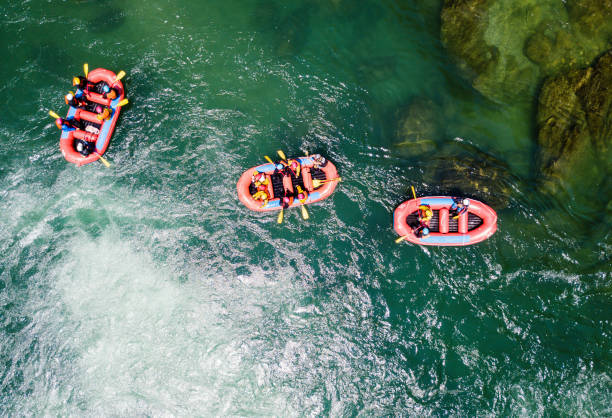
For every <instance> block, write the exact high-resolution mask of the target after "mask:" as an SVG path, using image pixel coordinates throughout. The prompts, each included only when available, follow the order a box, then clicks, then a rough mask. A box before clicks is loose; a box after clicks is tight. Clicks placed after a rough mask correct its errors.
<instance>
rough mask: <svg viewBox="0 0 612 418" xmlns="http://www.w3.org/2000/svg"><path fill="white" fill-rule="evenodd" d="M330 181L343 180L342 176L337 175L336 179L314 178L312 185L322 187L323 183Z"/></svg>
mask: <svg viewBox="0 0 612 418" xmlns="http://www.w3.org/2000/svg"><path fill="white" fill-rule="evenodd" d="M330 181H342V177H337V178H335V179H327V180H319V179H313V180H312V186H313V187H314V188H317V187H320V186H321V185H322V184H325V183H329V182H330Z"/></svg>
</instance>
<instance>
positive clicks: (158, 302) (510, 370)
mask: <svg viewBox="0 0 612 418" xmlns="http://www.w3.org/2000/svg"><path fill="white" fill-rule="evenodd" d="M0 21H1V23H2V26H1V28H2V29H1V31H0V38H1V40H2V42H1V43H0V51H1V52H2V55H3V64H2V65H1V66H0V77H1V79H2V80H3V81H2V82H1V83H0V100H1V102H2V107H1V109H2V112H1V115H0V121H1V123H0V141H1V143H0V144H1V147H0V250H1V254H2V261H1V262H0V415H1V416H209V415H222V416H227V415H234V416H235V415H238V416H247V415H248V416H251V415H266V416H270V415H274V416H297V415H300V416H301V415H307V416H312V415H323V416H328V415H331V416H354V415H364V416H380V415H400V416H406V415H436V416H437V415H454V416H475V415H478V416H481V415H513V416H516V415H524V416H533V415H545V416H551V415H552V416H557V415H566V414H567V415H577V416H584V415H610V414H612V409H611V407H610V405H611V404H612V380H611V379H612V377H611V373H612V363H611V361H612V354H611V352H612V343H611V342H610V337H611V335H612V332H611V324H610V320H611V319H612V308H611V306H612V304H611V303H612V300H611V299H612V287H611V280H610V279H611V275H610V256H609V252H610V248H611V237H610V228H609V227H610V225H609V224H606V223H603V224H602V223H601V222H599V221H597V220H596V213H597V210H599V209H598V208H601V207H602V204H603V207H605V203H606V201H605V199H606V197H605V196H604V197H603V198H602V200H601V201H596V202H592V205H589V204H588V202H587V204H586V205H585V204H584V201H581V202H582V203H581V205H578V204H577V203H575V202H573V201H571V202H570V203H569V204H568V203H567V202H565V201H560V200H556V199H555V198H551V197H547V196H545V195H543V194H541V193H539V192H538V190H537V187H536V180H537V168H536V167H535V164H536V163H535V158H534V155H535V151H536V145H535V140H534V137H535V128H534V113H533V112H534V110H533V108H532V105H533V101H532V100H531V99H526V100H525V101H524V102H521V103H506V104H496V103H492V102H490V101H487V100H486V99H484V98H483V97H482V96H480V95H479V94H478V93H477V92H475V91H474V90H473V89H472V88H471V87H470V84H469V83H468V82H467V81H465V80H464V79H462V78H461V77H460V76H459V75H457V71H456V69H455V67H454V65H453V64H452V61H451V60H450V59H449V58H448V57H447V55H446V52H445V50H444V48H443V47H442V45H441V44H440V40H439V4H438V3H437V2H436V1H429V2H427V1H416V0H415V1H414V2H409V1H395V2H394V1H365V0H364V1H347V0H311V1H305V0H304V1H299V0H292V1H274V0H269V1H264V0H254V1H251V0H237V1H229V2H228V1H218V0H211V1H206V2H194V1H187V0H180V1H179V0H177V1H169V0H150V1H140V0H135V1H130V2H124V1H119V0H116V1H95V2H94V1H56V2H48V1H40V0H36V1H24V2H18V1H14V2H8V1H4V2H3V3H2V5H0ZM84 62H88V63H89V67H90V69H93V68H97V67H106V68H109V69H111V70H113V71H115V72H117V71H119V70H120V69H123V70H125V71H126V73H127V76H126V77H125V79H124V83H125V86H126V90H127V97H128V98H129V99H130V105H128V106H126V108H125V109H124V112H122V114H121V117H120V119H119V123H118V125H117V129H116V130H115V132H114V135H113V138H112V142H111V144H110V147H109V149H108V151H107V153H106V157H107V158H108V159H109V161H110V162H111V164H112V166H111V167H110V168H105V167H104V166H103V165H101V164H99V163H94V164H90V165H87V166H84V167H81V168H76V167H74V166H73V165H71V164H69V163H67V162H66V161H65V160H64V158H63V157H62V155H61V153H60V152H59V146H58V138H59V133H58V130H57V128H56V127H55V126H54V124H53V120H52V119H51V118H49V117H48V116H47V115H46V113H47V111H48V110H49V109H54V110H55V111H56V112H58V113H60V114H65V112H66V106H65V104H64V102H63V95H64V94H65V93H66V92H67V91H68V90H69V89H70V83H71V79H72V77H73V76H74V75H78V74H81V73H82V65H83V63H84ZM414 97H421V98H428V99H431V100H434V101H436V102H438V103H445V105H444V108H445V110H444V112H445V119H444V121H445V123H444V126H443V128H442V132H443V133H442V135H441V138H436V139H435V141H437V146H438V147H439V149H440V148H442V147H444V146H445V145H448V144H469V145H470V146H471V147H472V148H473V149H478V150H479V151H482V152H485V153H487V154H488V155H491V156H493V157H494V158H496V159H497V160H498V161H502V162H504V163H505V164H507V165H508V166H509V174H508V176H506V177H505V178H504V179H501V180H499V179H498V180H496V181H503V182H505V184H506V185H507V186H508V187H509V190H510V191H511V193H510V195H509V196H508V197H507V204H505V205H504V206H503V207H499V208H496V209H497V210H498V216H499V221H498V232H497V233H496V234H495V235H494V236H493V237H491V238H490V239H489V240H487V241H485V242H483V243H481V244H479V245H475V246H471V247H464V248H432V247H429V248H425V247H424V248H419V247H417V246H412V245H410V244H405V243H404V244H402V245H397V244H395V243H394V239H395V238H396V234H395V233H394V231H393V229H392V212H393V209H394V208H395V207H397V205H399V204H400V203H401V202H402V201H404V200H406V199H408V198H409V197H410V186H411V185H414V186H415V188H416V190H417V193H420V194H422V195H435V194H440V193H441V191H440V189H439V188H438V185H437V184H435V183H433V182H431V181H429V180H427V177H426V176H425V173H426V172H427V170H428V168H429V166H430V163H431V160H430V156H431V158H433V157H435V151H433V152H432V153H431V155H427V154H425V155H422V154H421V155H418V156H415V155H413V154H410V153H408V154H407V153H406V152H404V150H403V148H401V147H397V146H396V144H395V143H396V142H397V140H395V139H394V134H395V130H396V127H395V126H396V116H395V115H396V114H397V111H398V109H401V108H402V106H404V105H405V104H406V103H408V102H410V100H412V98H414ZM277 149H282V150H284V151H285V153H287V154H288V155H302V153H303V152H305V151H308V152H311V153H312V152H318V153H321V154H323V155H325V156H327V157H328V158H329V159H330V160H332V161H333V162H334V163H335V164H336V166H337V167H338V170H339V172H340V174H341V175H342V177H343V182H342V183H340V184H339V186H338V188H337V189H336V192H335V193H334V194H333V195H332V196H331V197H330V198H328V199H327V200H325V201H323V202H321V203H318V204H314V205H311V206H310V207H309V210H310V220H309V221H303V220H302V219H301V217H300V215H299V211H297V210H293V211H289V212H287V213H285V222H284V223H283V225H278V224H277V223H276V216H275V215H270V214H257V213H253V212H250V211H249V210H247V209H246V208H245V207H243V206H242V205H241V204H240V202H239V201H238V198H237V195H236V188H235V184H236V180H237V179H238V177H239V176H240V174H241V173H242V172H243V171H244V170H245V169H247V168H248V167H252V166H254V165H257V164H260V163H261V162H262V161H263V156H264V155H270V156H272V155H274V154H275V152H276V150H277ZM472 197H474V198H479V197H480V196H478V195H474V196H472ZM483 200H484V199H483Z"/></svg>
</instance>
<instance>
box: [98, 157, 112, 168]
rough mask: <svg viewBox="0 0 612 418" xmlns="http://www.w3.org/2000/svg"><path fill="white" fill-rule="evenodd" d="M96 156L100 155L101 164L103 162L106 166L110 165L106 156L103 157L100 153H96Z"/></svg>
mask: <svg viewBox="0 0 612 418" xmlns="http://www.w3.org/2000/svg"><path fill="white" fill-rule="evenodd" d="M98 156H99V157H100V161H102V164H104V165H105V166H106V167H110V163H109V162H108V160H107V159H106V158H104V157H103V156H101V155H100V154H98Z"/></svg>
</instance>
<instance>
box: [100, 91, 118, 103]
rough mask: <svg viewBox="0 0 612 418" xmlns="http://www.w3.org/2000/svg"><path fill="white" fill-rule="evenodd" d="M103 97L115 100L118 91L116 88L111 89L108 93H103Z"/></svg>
mask: <svg viewBox="0 0 612 418" xmlns="http://www.w3.org/2000/svg"><path fill="white" fill-rule="evenodd" d="M102 97H104V98H105V99H111V100H114V99H116V98H117V92H116V91H115V89H110V91H109V92H108V93H103V94H102Z"/></svg>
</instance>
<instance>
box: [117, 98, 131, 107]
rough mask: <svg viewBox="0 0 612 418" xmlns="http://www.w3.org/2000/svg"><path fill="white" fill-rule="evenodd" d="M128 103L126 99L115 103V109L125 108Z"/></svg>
mask: <svg viewBox="0 0 612 418" xmlns="http://www.w3.org/2000/svg"><path fill="white" fill-rule="evenodd" d="M128 103H129V101H128V99H123V100H121V101H120V102H119V103H117V107H121V106H125V105H126V104H128Z"/></svg>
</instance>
